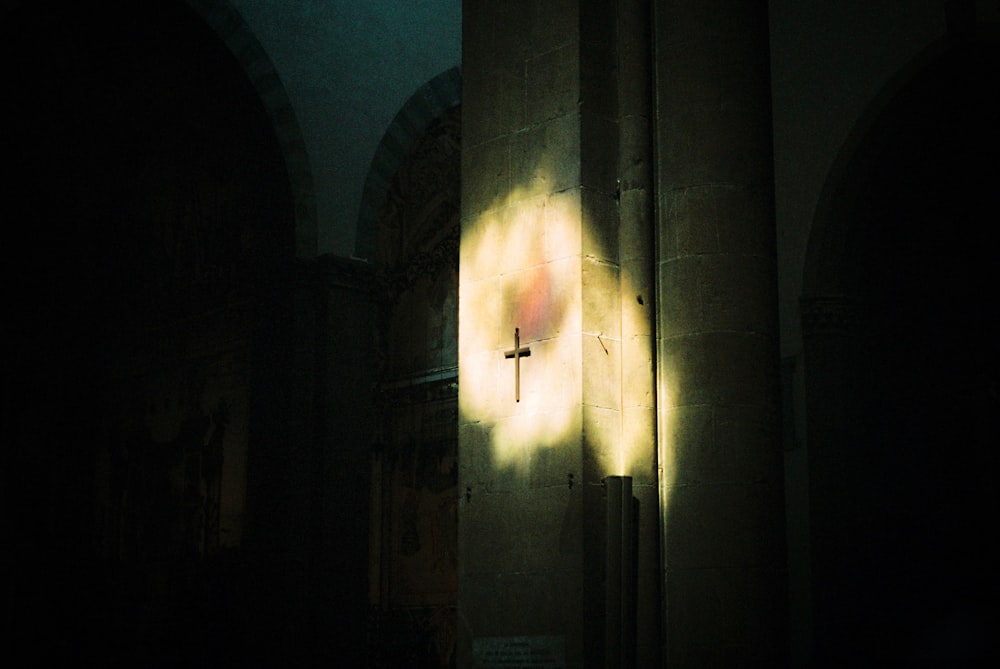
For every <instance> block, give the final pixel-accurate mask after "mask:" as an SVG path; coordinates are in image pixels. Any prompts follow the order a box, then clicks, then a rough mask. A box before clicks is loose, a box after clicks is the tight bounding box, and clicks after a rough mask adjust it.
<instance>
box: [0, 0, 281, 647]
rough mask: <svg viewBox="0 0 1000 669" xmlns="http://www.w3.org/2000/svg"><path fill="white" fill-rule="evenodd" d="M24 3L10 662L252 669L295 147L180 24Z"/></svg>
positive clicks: (13, 120) (181, 13)
mask: <svg viewBox="0 0 1000 669" xmlns="http://www.w3.org/2000/svg"><path fill="white" fill-rule="evenodd" d="M14 5H15V6H12V7H11V8H10V9H5V12H4V15H3V22H2V39H0V42H2V50H3V55H4V62H5V63H7V72H8V77H7V78H6V80H5V81H6V84H7V86H6V89H7V96H6V100H7V102H8V108H7V109H8V116H7V117H6V118H5V120H4V129H3V133H2V140H3V147H4V155H3V158H4V161H5V164H6V166H7V168H8V172H7V177H6V178H7V182H6V184H5V189H4V198H3V202H2V207H3V209H2V212H0V220H2V221H3V223H4V234H5V244H4V251H5V254H4V256H5V258H4V261H5V262H4V281H3V285H4V290H3V294H4V305H5V311H6V316H5V319H4V320H5V322H6V324H5V335H6V336H7V341H8V342H9V343H8V346H10V350H11V352H12V353H11V354H8V355H6V356H4V359H3V365H4V366H3V373H2V378H3V382H2V383H3V386H2V387H3V418H4V420H3V424H4V426H5V430H6V434H5V435H4V437H3V440H4V462H3V470H4V477H5V485H4V495H5V505H4V520H5V528H6V529H7V532H6V535H7V542H9V543H7V545H8V546H10V553H9V556H10V557H11V560H10V562H9V563H8V564H9V569H8V570H7V572H6V578H5V582H4V589H5V592H6V593H7V594H8V595H9V599H6V600H5V601H7V603H8V605H7V607H6V610H5V620H4V625H5V628H6V630H7V633H8V636H9V637H10V638H11V639H12V640H14V642H15V645H14V646H13V648H12V649H11V650H10V655H11V656H12V657H19V658H30V661H33V662H37V663H38V664H39V665H44V664H53V663H54V664H57V665H58V664H67V663H71V662H72V663H79V662H84V663H87V662H88V661H89V662H93V663H98V664H102V665H109V664H110V665H136V666H201V665H202V664H212V663H216V664H217V663H221V662H222V661H223V660H228V661H232V662H235V663H236V664H243V663H242V662H240V659H241V657H242V658H250V657H257V656H258V655H255V653H256V651H257V650H258V648H259V647H258V646H256V645H255V644H254V643H253V642H254V641H255V639H262V640H264V641H263V642H266V641H267V640H268V639H270V638H273V635H271V636H270V637H267V636H264V635H258V634H255V632H256V631H257V630H256V629H254V625H256V624H257V620H255V619H254V618H253V615H254V613H253V611H252V609H251V606H250V605H251V604H253V603H254V601H253V600H254V598H256V597H258V596H259V592H260V581H259V579H254V578H252V577H251V576H250V574H249V573H248V563H247V561H246V559H245V558H246V554H245V552H244V550H243V549H244V547H245V544H246V542H245V538H246V535H247V534H248V532H247V528H248V525H249V524H250V519H248V518H247V515H246V508H247V500H248V499H250V498H253V497H254V495H256V494H258V493H263V494H266V491H265V488H266V484H267V481H264V482H262V483H261V482H259V485H258V486H257V488H256V490H255V491H249V490H248V489H249V488H250V487H251V486H250V485H248V482H247V479H248V474H247V469H248V460H249V455H248V452H249V451H250V450H252V449H251V444H252V443H253V442H254V440H255V439H256V437H258V436H259V435H260V433H256V434H253V435H252V434H251V432H252V431H253V429H254V428H253V426H252V425H251V415H252V414H253V413H254V412H253V411H252V409H251V405H252V404H254V403H256V404H257V405H258V406H259V405H263V406H267V407H269V408H270V409H271V410H273V404H272V403H271V402H270V401H269V400H271V399H273V398H274V397H275V396H278V395H280V393H279V392H277V391H276V390H275V388H274V385H275V384H276V383H277V381H276V380H274V379H271V380H269V381H268V383H270V384H271V386H270V387H267V390H265V391H263V392H264V393H265V394H267V396H266V397H264V396H262V395H261V392H262V389H264V388H265V384H264V383H262V379H266V378H267V373H268V372H267V370H266V369H265V365H262V364H258V363H259V362H260V361H261V360H262V359H264V357H265V356H268V355H270V356H271V358H270V359H271V360H273V359H275V356H274V355H272V353H273V349H274V344H273V342H274V338H273V337H272V336H271V335H270V334H269V333H262V332H261V328H260V324H261V323H267V322H270V321H271V320H272V319H271V318H269V316H268V315H267V314H265V313H264V308H265V305H266V304H268V302H267V299H266V297H267V295H268V294H269V292H270V291H271V290H272V289H273V286H274V279H275V276H278V275H280V274H281V271H282V269H283V268H284V267H285V266H286V265H287V264H289V263H290V262H291V259H292V257H293V255H294V250H295V211H294V205H293V197H292V193H291V188H290V184H289V174H288V170H287V169H286V166H285V164H284V161H283V157H282V151H281V147H280V143H279V141H278V138H277V137H276V136H275V132H274V128H273V125H272V123H271V120H270V118H269V116H268V113H267V110H266V109H265V108H264V106H263V105H262V104H261V101H260V99H259V97H258V95H257V91H255V89H254V87H253V85H252V82H250V81H249V80H248V79H247V77H246V75H245V73H244V72H243V71H242V69H241V67H240V64H239V63H238V62H237V61H236V59H235V58H234V57H233V56H232V54H231V53H230V52H229V51H228V50H227V49H226V47H225V45H223V44H222V43H221V42H220V40H219V38H218V37H217V35H216V34H215V33H213V31H212V30H211V29H210V28H209V27H208V26H207V25H206V24H205V23H204V21H202V20H201V18H199V16H198V15H197V14H196V13H195V12H194V11H193V10H192V9H191V8H190V7H189V6H188V5H187V4H186V3H183V2H180V1H176V2H151V3H129V4H127V5H126V4H123V3H14ZM264 350H268V351H269V352H267V353H265V354H261V355H258V353H259V352H260V351H264ZM270 367H274V365H271V366H270ZM256 445H257V446H260V443H259V441H258V442H257V444H256ZM272 480H273V479H272ZM258 500H259V497H258ZM263 506H264V504H263V503H260V502H259V501H258V504H257V507H258V508H260V507H263ZM259 534H260V532H258V536H259ZM258 604H259V606H258V608H257V609H255V610H257V611H259V610H260V609H262V608H263V606H264V604H263V603H258Z"/></svg>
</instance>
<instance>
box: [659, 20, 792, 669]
mask: <svg viewBox="0 0 1000 669" xmlns="http://www.w3.org/2000/svg"><path fill="white" fill-rule="evenodd" d="M767 26H768V19H767V4H766V3H765V2H752V1H750V0H726V1H725V2H723V1H722V0H707V1H706V0H659V1H658V2H656V6H655V20H654V30H655V35H654V44H655V71H656V76H655V87H656V88H655V90H656V99H655V104H656V110H657V115H656V131H655V141H656V148H657V153H658V172H657V188H658V206H659V209H658V213H657V217H658V218H657V224H658V228H659V239H658V244H659V248H658V253H659V257H658V273H657V280H658V286H657V292H658V307H659V312H658V313H659V323H658V325H659V332H658V336H659V355H658V361H659V362H658V374H659V376H658V391H659V420H660V454H661V466H662V468H663V479H662V487H663V497H662V499H661V504H662V505H663V508H662V511H661V513H662V516H663V532H664V587H665V611H666V616H665V618H666V620H665V634H666V638H665V652H666V656H665V660H666V664H667V665H668V666H670V667H693V666H699V667H701V666H761V667H777V666H781V665H782V664H783V663H784V658H785V640H784V629H785V624H786V622H785V613H784V611H785V608H786V604H785V572H784V531H783V525H784V521H783V483H782V481H783V477H782V459H781V458H782V452H781V445H780V421H779V415H778V411H779V409H778V407H779V403H778V379H779V375H778V372H779V358H778V345H777V340H778V334H777V332H778V328H777V325H778V319H777V306H776V305H777V289H776V280H775V275H776V260H775V254H776V251H775V238H774V205H773V174H772V171H773V168H772V157H771V109H770V86H769V63H768V54H769V47H768V30H767Z"/></svg>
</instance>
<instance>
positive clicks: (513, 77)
mask: <svg viewBox="0 0 1000 669" xmlns="http://www.w3.org/2000/svg"><path fill="white" fill-rule="evenodd" d="M525 95H526V91H525V78H524V73H523V72H521V71H512V70H510V69H504V68H493V69H491V70H488V71H486V72H483V73H480V74H479V75H478V76H471V77H467V78H465V79H464V80H463V81H462V104H463V114H462V143H463V145H464V146H477V145H479V144H482V143H483V142H485V141H489V140H492V139H496V138H497V137H499V136H501V135H507V134H510V133H513V132H516V131H518V130H521V129H522V128H523V127H524V124H525Z"/></svg>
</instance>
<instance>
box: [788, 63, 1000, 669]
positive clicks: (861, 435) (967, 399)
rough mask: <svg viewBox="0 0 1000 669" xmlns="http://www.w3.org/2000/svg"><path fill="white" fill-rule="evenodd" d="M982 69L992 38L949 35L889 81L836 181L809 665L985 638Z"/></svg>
mask: <svg viewBox="0 0 1000 669" xmlns="http://www.w3.org/2000/svg"><path fill="white" fill-rule="evenodd" d="M998 82H1000V60H998V49H997V45H996V44H991V43H969V44H965V45H962V46H959V47H955V48H953V49H952V50H951V52H950V53H949V54H948V55H947V56H946V57H944V58H942V59H940V60H939V61H938V62H937V63H936V64H935V65H934V66H933V67H931V68H929V70H928V71H926V72H925V73H924V74H923V75H922V76H920V77H919V78H918V79H917V80H916V82H915V83H913V84H912V85H910V86H909V87H908V88H906V89H905V90H903V91H902V92H901V93H900V94H899V95H898V97H897V98H896V99H895V101H894V103H893V104H892V106H891V107H890V108H889V110H888V111H887V112H886V113H885V114H884V115H883V117H882V119H881V121H880V122H879V123H878V124H877V125H876V127H875V128H874V129H873V131H872V133H871V135H870V137H869V139H868V144H869V146H868V147H866V148H867V150H866V152H865V153H864V154H863V155H864V158H859V159H858V160H857V161H856V164H855V165H854V169H855V170H858V171H860V172H861V173H863V174H864V177H863V178H862V179H860V180H859V183H860V187H858V188H856V189H855V190H853V192H850V193H846V192H845V193H841V197H843V198H849V199H851V200H852V201H853V206H852V207H851V209H852V216H851V220H850V223H849V226H850V227H849V229H848V231H847V232H848V237H847V239H848V249H849V254H850V257H849V258H848V259H847V262H846V265H853V267H845V272H848V273H849V274H850V275H851V276H852V277H853V279H854V280H853V281H852V282H851V283H850V284H848V285H851V286H852V288H851V289H852V290H853V294H851V295H848V296H847V297H848V300H849V301H850V302H851V303H852V304H853V305H855V306H856V308H857V320H856V321H855V322H854V323H853V326H852V329H851V333H850V336H849V337H848V338H847V339H846V340H845V342H846V343H845V345H844V348H843V349H842V350H843V360H842V362H843V363H844V367H843V372H842V373H843V379H844V386H843V389H844V390H843V396H842V397H829V398H828V399H829V400H830V401H834V402H841V403H842V404H843V414H842V419H841V420H840V422H841V423H842V424H841V425H840V426H839V427H838V428H837V429H838V433H839V435H840V436H839V437H838V441H839V442H840V443H838V444H835V445H834V448H836V449H837V450H838V451H839V453H840V454H839V456H838V457H836V458H827V459H825V460H823V462H824V463H825V464H816V465H815V466H813V468H812V472H811V485H812V489H813V493H814V495H815V494H820V495H826V498H824V499H814V503H815V504H814V506H815V509H814V512H813V514H812V518H811V522H812V528H811V532H812V536H813V542H812V543H813V546H812V547H813V559H812V561H813V578H814V585H813V591H814V601H815V604H816V615H815V620H816V629H815V638H816V661H817V664H818V665H819V666H888V664H898V663H903V664H905V665H907V666H913V665H915V664H916V665H919V664H921V663H926V664H929V665H933V666H966V665H964V664H962V663H963V662H973V661H979V660H982V659H985V658H986V657H992V656H993V655H994V654H995V652H996V645H995V642H994V641H993V637H994V634H993V632H994V631H995V629H996V623H997V617H996V613H995V611H996V607H995V602H996V598H997V596H998V595H1000V592H998V587H997V586H998V579H997V576H996V571H995V568H996V565H997V564H998V561H997V558H998V553H997V551H996V548H995V543H996V542H995V538H994V535H995V530H993V529H991V528H992V527H993V526H994V525H995V517H996V512H997V510H998V508H1000V507H998V499H1000V498H998V493H997V490H998V487H997V485H996V482H995V481H996V474H997V464H998V459H997V447H996V446H997V444H1000V420H998V416H1000V395H998V388H1000V385H998V372H1000V369H998V366H1000V299H998V298H1000V294H998V289H997V287H996V286H997V281H996V277H995V274H996V270H995V266H996V260H995V249H996V245H995V242H994V241H993V239H994V235H995V232H994V228H995V227H996V221H997V220H998V218H997V213H996V202H995V193H996V188H997V184H998V183H1000V127H998V123H997V119H998V118H1000V105H998V103H997V101H996V100H995V97H996V96H995V92H996V90H997V86H998ZM855 176H857V175H855ZM856 183H857V182H856ZM808 364H809V363H808V360H807V365H808ZM807 370H808V368H807ZM807 376H808V371H807ZM814 400H815V402H820V403H821V402H823V400H824V398H823V397H817V398H814ZM815 402H814V405H815ZM810 457H812V456H810ZM817 462H819V458H817ZM859 663H860V664H859Z"/></svg>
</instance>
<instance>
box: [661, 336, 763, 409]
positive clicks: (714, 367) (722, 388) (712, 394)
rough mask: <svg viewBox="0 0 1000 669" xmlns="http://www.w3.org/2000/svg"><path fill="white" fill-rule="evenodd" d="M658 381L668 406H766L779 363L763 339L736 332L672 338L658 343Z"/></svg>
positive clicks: (666, 338)
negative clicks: (663, 390)
mask: <svg viewBox="0 0 1000 669" xmlns="http://www.w3.org/2000/svg"><path fill="white" fill-rule="evenodd" d="M658 361H659V364H660V370H661V374H660V378H661V379H662V382H663V383H665V384H666V385H667V387H668V388H667V389H668V394H669V398H670V399H669V402H670V404H669V405H667V406H682V405H689V404H745V405H748V406H767V405H769V404H770V403H771V402H773V401H774V398H773V396H772V393H774V392H775V389H776V388H777V385H776V384H777V359H776V356H775V355H774V346H773V342H772V341H771V339H770V338H769V337H767V336H761V335H757V334H752V333H751V334H745V333H739V332H709V333H701V334H699V333H695V334H685V335H674V336H671V337H665V338H664V339H663V340H661V343H660V350H659V355H658Z"/></svg>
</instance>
